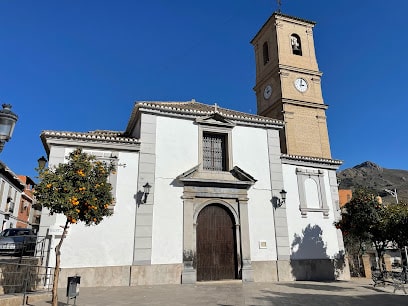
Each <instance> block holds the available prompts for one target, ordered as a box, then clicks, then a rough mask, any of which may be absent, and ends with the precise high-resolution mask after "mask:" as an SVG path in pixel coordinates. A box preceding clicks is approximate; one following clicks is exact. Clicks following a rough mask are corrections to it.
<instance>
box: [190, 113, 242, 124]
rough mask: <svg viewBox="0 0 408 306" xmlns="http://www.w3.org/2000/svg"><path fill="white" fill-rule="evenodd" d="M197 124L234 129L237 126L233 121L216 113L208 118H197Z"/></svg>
mask: <svg viewBox="0 0 408 306" xmlns="http://www.w3.org/2000/svg"><path fill="white" fill-rule="evenodd" d="M196 123H198V124H204V125H212V126H222V127H228V128H233V127H234V126H235V124H234V123H233V122H232V121H230V120H228V119H226V118H225V117H224V116H223V115H221V114H219V113H214V114H211V115H210V116H207V117H200V118H197V119H196Z"/></svg>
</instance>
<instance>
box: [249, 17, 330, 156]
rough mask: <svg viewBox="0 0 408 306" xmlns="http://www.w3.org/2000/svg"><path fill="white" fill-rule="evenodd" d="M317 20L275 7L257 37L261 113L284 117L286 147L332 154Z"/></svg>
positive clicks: (304, 153)
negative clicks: (316, 36) (316, 41)
mask: <svg viewBox="0 0 408 306" xmlns="http://www.w3.org/2000/svg"><path fill="white" fill-rule="evenodd" d="M314 26H315V22H312V21H308V20H304V19H301V18H297V17H292V16H288V15H284V14H282V13H280V12H275V13H273V14H272V16H271V17H270V18H269V19H268V20H267V21H266V23H265V24H264V25H263V26H262V27H261V29H260V30H259V32H258V33H257V34H256V35H255V37H254V38H253V39H252V41H251V44H252V45H253V46H254V49H255V61H256V84H255V87H254V91H255V93H256V99H257V113H258V115H261V116H266V117H272V118H275V119H280V120H283V121H284V122H285V129H284V131H283V132H282V133H283V135H281V147H282V151H283V153H286V154H289V155H299V156H310V157H319V158H328V159H330V158H331V154H330V143H329V136H328V132H327V123H326V109H327V107H328V106H327V105H326V104H324V102H323V97H322V90H321V84H320V80H321V76H322V72H320V71H319V67H318V65H317V61H316V54H315V48H314V40H313V27H314Z"/></svg>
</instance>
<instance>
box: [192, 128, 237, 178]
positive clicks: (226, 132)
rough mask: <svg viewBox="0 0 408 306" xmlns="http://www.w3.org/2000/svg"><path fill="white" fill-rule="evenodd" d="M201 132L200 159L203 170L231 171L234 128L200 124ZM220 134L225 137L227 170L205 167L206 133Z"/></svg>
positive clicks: (201, 169)
mask: <svg viewBox="0 0 408 306" xmlns="http://www.w3.org/2000/svg"><path fill="white" fill-rule="evenodd" d="M198 129H199V133H198V159H199V164H200V166H199V169H200V171H202V172H209V173H214V172H229V171H230V170H231V169H232V167H233V163H232V128H230V127H220V126H207V125H199V127H198ZM207 133H208V134H220V135H222V136H224V137H225V141H226V144H225V150H226V152H225V158H226V161H225V167H226V169H225V171H216V170H207V169H204V167H203V165H204V154H203V150H204V145H203V144H204V142H203V141H204V134H207Z"/></svg>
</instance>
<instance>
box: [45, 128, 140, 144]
mask: <svg viewBox="0 0 408 306" xmlns="http://www.w3.org/2000/svg"><path fill="white" fill-rule="evenodd" d="M41 137H58V138H64V139H75V140H92V141H108V142H118V143H138V142H139V140H138V139H136V138H133V137H127V136H125V134H124V132H119V131H107V130H95V131H89V132H64V131H47V130H46V131H42V133H41Z"/></svg>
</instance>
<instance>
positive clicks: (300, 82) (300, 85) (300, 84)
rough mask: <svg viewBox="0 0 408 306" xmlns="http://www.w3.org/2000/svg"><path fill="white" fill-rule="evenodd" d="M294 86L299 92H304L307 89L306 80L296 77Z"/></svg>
mask: <svg viewBox="0 0 408 306" xmlns="http://www.w3.org/2000/svg"><path fill="white" fill-rule="evenodd" d="M295 87H296V89H297V90H299V91H300V92H305V91H306V90H307V88H308V85H307V82H306V81H305V79H302V78H298V79H296V80H295Z"/></svg>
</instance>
